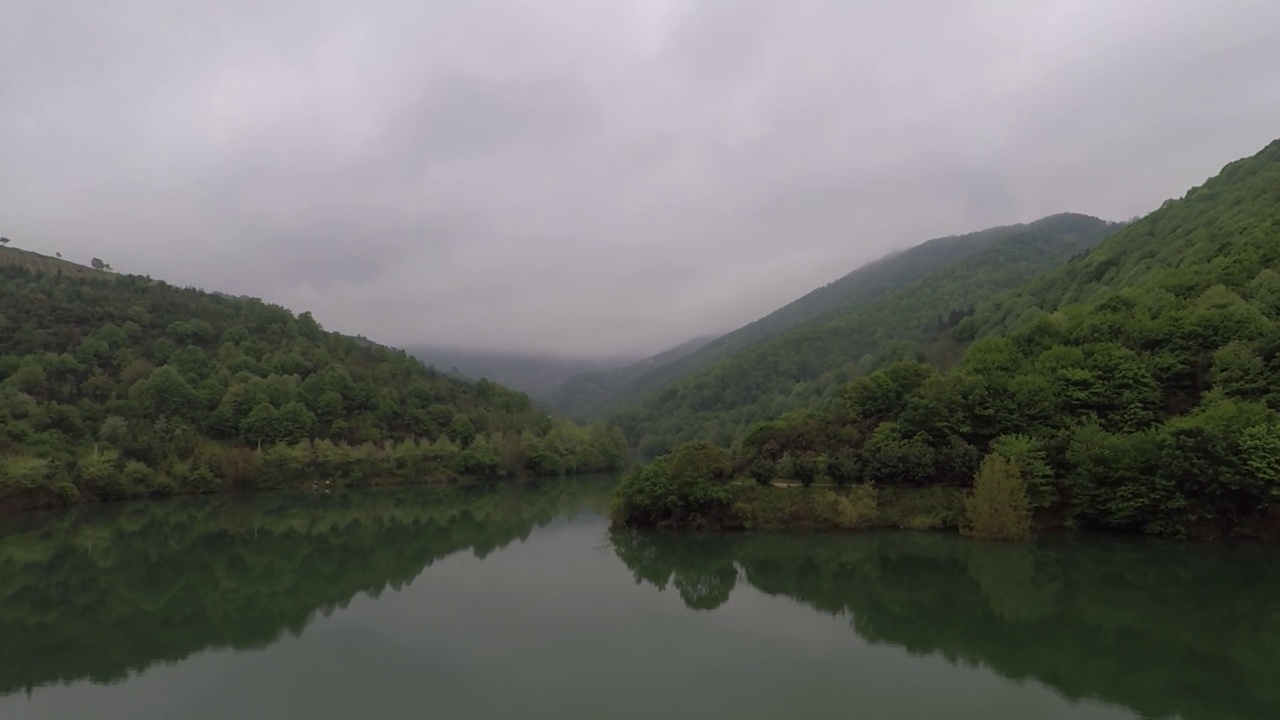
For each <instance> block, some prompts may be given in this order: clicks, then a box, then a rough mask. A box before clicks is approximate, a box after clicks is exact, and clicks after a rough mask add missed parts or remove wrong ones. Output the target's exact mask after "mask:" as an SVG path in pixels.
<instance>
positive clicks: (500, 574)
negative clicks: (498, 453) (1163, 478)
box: [0, 478, 1280, 720]
mask: <svg viewBox="0 0 1280 720" xmlns="http://www.w3.org/2000/svg"><path fill="white" fill-rule="evenodd" d="M610 489H611V480H610V479H608V478H595V479H570V480H562V481H549V482H538V483H530V484H527V485H523V486H519V487H503V488H500V489H496V490H484V489H478V488H471V489H467V488H446V489H417V490H395V491H382V492H369V493H360V494H356V493H352V494H336V495H328V496H324V495H321V496H302V497H297V496H279V495H277V496H267V497H259V498H247V499H246V498H214V499H201V500H194V501H182V502H172V503H137V504H126V505H117V506H114V507H101V508H87V509H77V510H74V511H69V512H62V513H51V514H39V515H35V514H28V515H19V516H10V517H5V518H0V718H5V719H6V720H21V719H25V718H129V719H130V720H133V719H135V718H164V719H165V720H169V719H171V718H273V719H274V718H306V719H307V720H317V719H323V718H423V717H437V718H511V717H519V718H524V719H537V718H557V719H564V718H592V719H596V718H652V717H664V718H697V719H698V720H708V719H711V718H792V717H796V718H828V717H830V718H836V717H839V718H864V719H865V718H895V719H898V720H910V719H912V718H928V719H929V720H938V719H940V718H982V719H983V720H999V719H1002V718H1017V719H1019V720H1024V719H1030V720H1041V719H1049V718H1133V717H1182V718H1187V719H1188V720H1190V719H1197V720H1198V719H1204V720H1232V719H1235V718H1251V719H1254V718H1256V719H1262V718H1270V719H1274V718H1278V717H1280V567H1278V565H1280V563H1277V561H1278V560H1280V555H1278V552H1280V551H1277V550H1276V549H1273V548H1269V547H1259V546H1238V547H1222V546H1205V545H1186V544H1176V543H1163V542H1147V541H1135V540H1117V539H1097V538H1093V539H1087V540H1067V539H1059V540H1052V541H1045V542H1041V543H1040V544H1039V545H1037V546H1036V547H1034V548H1031V547H1006V546H991V545H985V544H980V543H974V542H968V541H965V540H962V539H959V538H956V537H952V536H945V535H919V534H907V533H895V534H876V535H724V536H695V537H687V536H686V537H675V536H670V535H652V534H647V535H646V534H633V533H611V532H610V531H609V528H608V524H607V522H606V520H605V519H604V517H603V515H602V513H603V511H604V509H605V507H606V506H607V503H608V497H609V491H610Z"/></svg>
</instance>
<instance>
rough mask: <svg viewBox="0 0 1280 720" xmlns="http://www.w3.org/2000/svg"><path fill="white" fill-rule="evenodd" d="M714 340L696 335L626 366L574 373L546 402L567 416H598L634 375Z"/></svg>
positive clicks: (712, 337)
mask: <svg viewBox="0 0 1280 720" xmlns="http://www.w3.org/2000/svg"><path fill="white" fill-rule="evenodd" d="M715 339H716V336H715V335H704V336H702V337H696V338H694V339H692V340H688V341H686V342H683V343H680V344H679V345H677V346H675V347H673V348H671V349H669V350H664V351H663V352H660V353H658V354H657V355H654V356H653V357H649V358H645V359H644V360H641V361H639V362H634V363H631V364H630V365H625V366H623V367H620V368H614V369H611V370H598V371H595V372H586V373H580V374H578V375H574V376H573V377H571V378H569V379H568V380H567V381H566V382H565V383H564V384H563V385H561V386H560V387H559V388H556V390H555V392H553V393H552V394H551V396H550V397H548V398H547V402H548V403H549V404H550V405H551V406H552V407H553V408H555V409H557V410H559V411H560V412H562V413H564V414H565V415H567V416H569V417H571V418H582V419H585V418H595V417H599V416H601V414H602V413H603V412H604V409H605V408H606V407H607V406H608V405H609V403H610V402H611V401H612V400H613V399H614V398H615V397H616V396H617V395H618V393H620V392H622V391H623V390H625V389H626V388H627V386H628V385H630V384H631V383H633V382H635V380H636V379H637V378H639V377H641V376H643V375H644V374H645V373H649V372H652V371H654V370H656V369H658V368H661V367H664V366H667V365H669V364H670V363H673V362H676V361H678V360H680V359H681V358H685V357H688V356H689V355H691V354H693V353H695V352H697V351H698V350H699V349H701V348H702V347H703V346H705V345H706V344H707V343H709V342H711V341H713V340H715Z"/></svg>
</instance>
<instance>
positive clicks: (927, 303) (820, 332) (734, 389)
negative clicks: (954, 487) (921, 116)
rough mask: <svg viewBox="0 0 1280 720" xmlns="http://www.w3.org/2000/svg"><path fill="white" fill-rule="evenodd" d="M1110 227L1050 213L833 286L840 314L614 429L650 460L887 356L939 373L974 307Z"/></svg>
mask: <svg viewBox="0 0 1280 720" xmlns="http://www.w3.org/2000/svg"><path fill="white" fill-rule="evenodd" d="M1118 227H1119V226H1118V225H1116V224H1114V223H1108V222H1104V221H1102V220H1098V219H1097V218H1092V217H1088V216H1084V215H1054V216H1052V217H1048V218H1045V219H1043V220H1040V221H1037V222H1035V223H1031V224H1028V225H1020V226H1014V227H1006V228H995V229H992V230H987V231H984V232H982V233H975V234H972V235H966V236H961V237H957V238H945V239H942V240H935V241H932V242H930V243H926V244H925V245H922V246H920V247H918V248H914V249H913V250H911V251H907V252H904V253H900V254H898V255H895V256H893V257H891V258H888V259H886V260H882V261H880V262H879V263H874V264H873V266H872V268H871V269H866V270H860V271H858V272H856V273H854V274H853V275H850V276H849V277H848V278H846V279H845V280H844V281H842V282H845V283H850V282H852V280H854V279H857V280H859V283H857V284H856V285H853V286H851V287H849V288H846V292H845V293H844V294H843V295H842V296H841V297H843V298H845V305H842V306H838V307H844V308H846V309H844V310H839V311H829V312H825V313H823V314H821V315H820V316H819V317H817V318H816V319H812V320H809V321H808V322H804V323H802V324H800V325H798V326H796V327H794V328H792V329H790V330H788V331H786V332H782V333H780V334H777V335H775V336H773V337H771V338H769V339H767V340H764V341H762V342H758V343H756V344H754V345H750V346H749V347H746V348H745V349H742V350H740V351H738V352H736V353H735V354H733V355H731V356H729V357H727V358H726V359H723V360H721V361H719V362H717V363H715V364H714V365H712V366H711V367H709V368H707V369H705V370H703V371H701V372H699V373H697V374H695V375H693V376H691V377H689V378H687V379H684V380H680V381H677V382H674V383H672V384H670V385H668V386H666V387H665V388H663V389H662V390H661V391H660V392H658V393H656V394H655V395H653V396H651V397H650V398H649V399H648V400H646V401H645V402H643V403H641V404H640V405H638V406H637V407H635V408H633V409H630V410H628V411H625V412H623V413H621V414H620V415H619V416H618V417H617V422H618V423H619V424H620V425H622V426H623V428H624V430H625V431H626V432H627V434H628V439H629V440H631V441H632V443H633V444H635V445H636V446H637V448H638V450H639V452H640V453H641V454H642V455H646V456H652V455H656V454H660V453H662V452H665V451H666V450H668V449H670V448H671V447H672V446H673V445H674V444H675V443H677V442H679V441H683V440H691V439H694V438H705V439H710V440H714V441H717V442H720V443H728V442H729V441H730V440H731V439H732V438H733V437H734V436H735V435H737V434H739V433H741V432H742V431H743V430H745V429H746V427H747V426H748V425H749V424H750V423H752V422H754V421H757V420H766V419H769V418H772V417H776V416H778V415H779V414H781V413H783V412H785V411H787V410H792V409H796V408H802V407H809V406H812V405H813V404H815V403H817V402H820V401H821V400H823V399H824V398H825V399H829V398H832V397H837V396H838V395H839V392H840V388H841V387H842V386H843V385H844V383H845V382H846V381H847V380H848V379H849V378H850V377H852V376H855V375H857V374H863V373H866V372H869V371H871V370H874V369H876V368H877V367H879V366H881V365H883V364H884V363H886V362H888V361H890V360H892V359H894V358H900V357H917V356H918V357H921V358H922V359H925V358H927V359H929V360H931V361H933V362H934V363H935V364H936V365H940V366H946V365H948V364H950V363H951V362H953V361H954V358H958V357H959V355H960V352H961V351H962V349H963V348H962V347H959V346H957V345H956V344H955V343H954V342H951V341H950V337H949V336H950V332H949V331H950V329H951V328H952V327H954V326H955V325H956V324H957V323H958V322H959V321H960V320H961V319H962V318H964V317H966V316H967V315H968V314H969V313H971V312H972V311H973V308H974V307H975V306H976V305H978V304H980V303H982V302H983V301H985V300H988V299H990V298H993V297H995V296H996V295H998V294H999V293H1001V292H1003V291H1006V290H1008V289H1010V288H1013V287H1016V286H1018V285H1020V284H1022V283H1023V282H1026V281H1027V280H1029V279H1031V278H1032V277H1034V276H1035V275H1036V274H1037V273H1040V272H1042V271H1044V270H1046V269H1048V268H1051V267H1054V266H1056V265H1059V264H1061V263H1063V262H1066V261H1067V260H1068V259H1069V258H1071V257H1072V256H1075V255H1078V254H1080V253H1082V252H1084V251H1086V250H1088V249H1090V248H1092V247H1093V246H1094V245H1096V244H1097V243H1098V242H1099V241H1101V240H1102V239H1103V238H1104V237H1106V236H1107V235H1108V234H1110V233H1112V232H1114V231H1115V230H1116V229H1117V228H1118ZM957 257H958V258H959V259H958V260H954V261H952V260H953V259H954V258H957ZM864 273H866V274H864ZM855 289H856V290H858V292H856V293H855V292H854V290H855ZM927 341H934V342H932V343H929V344H927V345H926V342H927ZM715 344H716V343H712V344H711V345H709V346H708V348H710V347H712V345H715Z"/></svg>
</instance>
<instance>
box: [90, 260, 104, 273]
mask: <svg viewBox="0 0 1280 720" xmlns="http://www.w3.org/2000/svg"><path fill="white" fill-rule="evenodd" d="M89 265H91V266H92V267H93V269H94V270H106V269H107V264H106V263H104V262H102V259H101V258H94V259H92V260H90V261H89Z"/></svg>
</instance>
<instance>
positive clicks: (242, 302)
mask: <svg viewBox="0 0 1280 720" xmlns="http://www.w3.org/2000/svg"><path fill="white" fill-rule="evenodd" d="M32 255H34V254H32V253H24V252H22V251H17V250H14V249H11V248H0V259H2V260H4V261H5V262H3V263H0V456H3V457H4V463H3V464H2V465H0V503H2V502H9V503H15V502H16V503H20V504H21V503H31V502H46V501H49V500H51V499H54V498H60V499H62V500H71V499H75V498H77V497H81V496H84V497H99V498H117V497H131V496H136V495H145V494H157V493H159V494H167V493H174V492H206V491H213V490H218V489H227V488H233V487H247V488H253V487H281V486H291V485H295V484H297V483H299V482H302V481H304V480H305V481H313V482H320V483H336V484H345V483H370V482H381V481H389V480H397V481H426V480H433V479H444V478H449V477H454V476H459V475H462V476H471V477H502V476H513V475H525V474H559V473H562V472H581V471H596V470H603V469H606V468H614V467H620V466H621V464H622V463H623V462H624V459H625V456H626V446H625V440H624V439H623V438H622V437H621V435H620V433H619V432H618V431H617V430H615V429H611V428H607V427H605V426H604V425H600V424H596V425H592V426H588V427H579V426H576V425H574V424H572V423H567V422H563V421H558V420H554V419H552V418H550V417H549V416H547V415H546V414H545V413H544V412H542V411H540V410H538V409H536V408H535V407H534V406H533V405H532V403H531V402H530V400H529V398H528V396H526V395H524V394H523V393H518V392H514V391H511V390H508V389H507V388H504V387H502V386H500V385H498V384H496V383H493V382H488V381H480V382H477V383H474V384H472V383H467V382H463V381H460V380H458V379H455V378H450V377H447V376H445V375H443V374H441V373H438V372H435V371H432V370H430V369H428V368H426V367H424V366H423V365H422V363H421V362H419V361H418V360H416V359H414V358H413V357H411V356H409V355H407V354H405V353H403V352H401V351H398V350H392V349H389V348H386V347H381V346H376V345H371V344H370V343H366V342H359V341H357V340H355V339H352V338H349V337H345V336H342V335H339V334H337V333H332V332H327V331H325V330H324V329H323V328H322V327H321V326H320V325H319V324H318V323H317V322H316V321H315V319H314V318H312V317H311V315H310V314H308V313H302V314H301V315H298V316H294V315H293V314H292V313H290V312H289V311H287V310H285V309H284V308H281V307H278V306H274V305H270V304H267V303H264V302H261V301H257V300H253V299H248V298H232V297H228V296H224V295H219V294H212V293H206V292H202V291H199V290H195V289H191V288H185V289H184V288H177V287H173V286H170V285H167V284H165V283H163V282H159V281H155V280H151V279H149V278H145V277H138V276H125V275H116V274H113V273H110V272H103V271H95V270H91V269H88V268H81V269H80V270H78V271H74V272H62V271H61V265H62V264H63V263H62V261H54V260H53V259H52V258H45V261H48V262H45V264H44V265H37V266H33V265H32ZM36 257H37V258H38V257H40V256H36ZM73 267H80V266H73ZM51 269H52V271H50V270H51Z"/></svg>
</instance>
